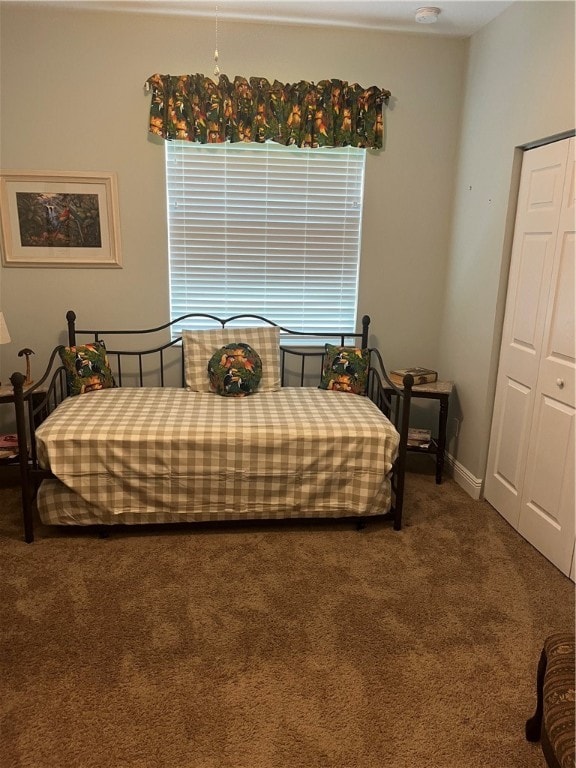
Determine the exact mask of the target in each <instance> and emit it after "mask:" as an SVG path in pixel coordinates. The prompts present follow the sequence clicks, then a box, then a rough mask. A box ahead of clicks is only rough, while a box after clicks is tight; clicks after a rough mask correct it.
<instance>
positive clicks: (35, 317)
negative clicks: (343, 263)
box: [0, 3, 467, 378]
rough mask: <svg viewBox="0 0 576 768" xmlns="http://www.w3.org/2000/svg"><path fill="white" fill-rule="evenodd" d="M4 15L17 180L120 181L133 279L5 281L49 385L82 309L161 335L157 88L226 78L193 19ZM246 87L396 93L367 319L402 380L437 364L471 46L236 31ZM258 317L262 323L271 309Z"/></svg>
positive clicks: (6, 273) (65, 272) (93, 317)
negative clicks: (37, 176) (153, 97)
mask: <svg viewBox="0 0 576 768" xmlns="http://www.w3.org/2000/svg"><path fill="white" fill-rule="evenodd" d="M0 7H1V15H0V22H1V36H2V37H1V41H0V42H1V45H0V56H1V60H0V62H1V70H0V76H1V100H2V101H1V123H0V128H1V148H0V152H1V155H0V158H1V165H2V167H3V168H5V169H38V170H72V171H74V170H114V171H116V172H117V173H118V184H119V196H120V219H121V236H122V250H123V256H124V267H123V269H122V270H110V269H108V270H96V269H81V270H72V269H38V268H34V269H22V268H19V269H16V268H5V267H4V268H2V269H0V277H1V294H0V295H1V303H2V309H3V311H4V313H5V316H6V318H7V321H8V323H9V328H10V331H11V334H12V338H13V340H14V341H13V343H12V344H10V345H9V346H7V347H3V348H2V349H1V354H2V359H1V365H0V377H2V378H7V376H8V375H9V374H10V373H11V372H12V370H14V369H15V368H17V367H19V366H20V365H21V361H20V360H19V359H18V358H17V355H16V353H17V351H18V350H19V349H20V348H21V347H23V346H30V347H31V348H32V349H34V350H35V351H36V352H37V356H36V358H34V359H33V361H34V365H35V369H36V370H39V368H40V363H41V360H42V358H46V356H47V354H48V351H49V349H51V348H52V347H53V345H54V344H55V343H57V342H58V341H59V339H60V338H62V339H63V337H61V336H60V334H61V331H62V328H63V324H64V315H65V312H66V310H67V309H69V308H73V309H74V310H75V311H76V312H77V315H78V317H79V318H80V321H81V323H82V324H84V325H90V324H93V323H96V322H98V323H102V322H103V318H104V321H105V324H110V325H112V326H114V325H117V324H121V325H123V326H124V327H125V326H130V327H134V326H138V325H139V324H140V323H144V324H147V323H150V324H155V323H157V322H160V321H162V320H164V319H165V318H167V315H168V272H167V246H166V223H165V218H166V215H165V191H164V151H163V146H162V144H158V143H154V142H153V141H151V140H149V138H148V134H147V113H148V109H149V104H150V96H149V95H147V94H145V93H144V90H143V85H144V82H145V80H146V79H147V77H148V76H149V75H151V74H153V73H155V72H169V73H173V74H180V73H186V72H205V73H207V74H210V73H211V71H212V68H213V66H214V63H213V59H212V56H213V50H214V23H213V21H198V20H194V19H184V18H182V17H158V16H153V15H124V14H117V13H112V12H102V13H92V12H88V11H82V12H75V11H72V10H68V9H64V10H56V9H46V8H39V7H34V8H31V7H26V6H24V7H15V6H14V4H13V3H8V4H5V5H3V6H0ZM219 26H220V28H219V49H220V67H221V70H222V71H223V72H226V73H227V74H228V75H230V76H232V75H235V74H242V75H246V76H250V75H260V76H265V77H268V78H270V79H273V78H277V79H279V80H285V81H292V80H299V79H309V80H319V79H322V78H326V77H337V78H342V79H346V80H349V81H356V82H359V83H360V84H366V85H373V84H377V85H379V86H382V87H385V88H388V89H390V90H391V91H392V94H393V97H392V102H391V106H390V109H389V110H388V111H387V114H386V116H385V119H386V129H385V130H386V148H385V151H383V152H380V153H376V152H370V153H369V155H368V158H367V170H366V205H365V216H364V220H363V250H362V267H361V280H360V302H359V305H360V313H361V314H364V313H368V314H370V315H371V316H372V318H373V325H372V329H373V334H374V337H373V339H372V341H373V343H379V344H380V345H381V346H382V348H383V351H384V353H385V356H386V359H387V360H388V361H389V364H390V365H391V366H398V365H405V364H410V363H412V362H417V363H419V364H422V365H435V363H436V359H437V349H438V331H439V328H440V322H441V301H439V296H441V295H442V291H443V284H444V268H445V259H446V254H447V250H448V242H449V221H450V217H449V210H450V206H451V201H452V197H453V179H454V172H455V167H456V165H455V164H456V149H457V140H458V131H459V118H460V108H461V102H462V94H463V91H462V87H463V79H464V68H465V61H466V48H467V43H466V42H465V41H463V40H442V39H430V38H428V37H423V36H422V35H385V34H381V33H376V32H362V31H353V32H346V31H342V30H335V29H318V28H306V27H301V28H300V27H293V26H278V25H277V26H267V25H266V26H265V25H257V24H232V23H226V22H222V21H221V23H220V25H219ZM255 309H257V308H255Z"/></svg>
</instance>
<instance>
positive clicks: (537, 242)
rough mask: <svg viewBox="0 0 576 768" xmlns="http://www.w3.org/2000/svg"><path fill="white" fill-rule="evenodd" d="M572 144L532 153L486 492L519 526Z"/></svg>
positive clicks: (523, 186)
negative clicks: (567, 162)
mask: <svg viewBox="0 0 576 768" xmlns="http://www.w3.org/2000/svg"><path fill="white" fill-rule="evenodd" d="M567 156H568V143H567V142H557V143H554V144H549V145H547V146H544V147H539V148H538V149H534V150H529V151H527V152H526V153H525V155H524V159H523V163H522V176H521V181H520V189H519V193H518V210H517V214H516V223H515V232H514V242H513V246H512V258H511V262H510V275H509V281H508V294H507V298H506V312H505V317H504V326H503V329H502V344H501V348H500V361H499V367H498V379H497V383H496V396H495V402H494V414H493V419H492V432H491V437H490V449H489V453H488V465H487V471H486V481H485V486H484V495H485V497H486V499H487V500H488V501H489V502H490V503H491V504H492V505H493V506H494V507H496V509H497V510H498V511H499V512H500V513H501V514H502V515H503V517H505V518H506V519H507V520H508V522H510V524H511V525H513V526H514V527H515V528H517V527H518V521H519V517H520V509H521V498H522V484H523V481H524V475H525V471H526V460H527V451H528V442H529V439H530V427H531V421H532V416H533V412H534V402H535V392H536V386H537V382H538V375H539V368H540V358H541V353H542V343H543V338H544V325H545V320H546V311H547V304H548V296H549V291H550V280H551V277H552V268H553V262H554V252H555V247H556V237H557V232H558V222H559V218H560V211H561V208H562V198H563V194H564V181H565V171H566V161H567Z"/></svg>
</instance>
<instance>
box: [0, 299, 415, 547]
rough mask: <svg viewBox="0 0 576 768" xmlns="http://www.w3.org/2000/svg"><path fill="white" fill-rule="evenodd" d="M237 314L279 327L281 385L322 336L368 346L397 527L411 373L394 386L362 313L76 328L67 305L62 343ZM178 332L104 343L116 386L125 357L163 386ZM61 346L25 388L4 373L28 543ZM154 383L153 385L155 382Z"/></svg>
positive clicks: (62, 373) (313, 353) (60, 370)
mask: <svg viewBox="0 0 576 768" xmlns="http://www.w3.org/2000/svg"><path fill="white" fill-rule="evenodd" d="M239 320H242V321H250V322H253V321H257V322H258V323H264V324H267V325H270V326H274V327H278V328H279V329H280V362H281V383H282V386H284V385H285V376H286V369H287V361H288V360H290V361H294V360H298V359H299V368H300V370H299V373H298V372H296V373H295V375H296V376H297V377H299V386H306V385H305V379H306V375H307V374H306V362H307V360H309V359H311V358H315V359H316V360H317V362H318V368H319V371H321V369H322V364H323V362H324V356H325V354H326V353H325V350H324V343H325V342H326V341H330V343H334V344H336V345H340V346H345V345H346V344H350V342H354V344H356V345H358V346H361V348H362V349H370V364H369V370H368V386H367V393H366V394H367V396H368V397H369V398H370V400H372V402H374V403H375V405H376V406H377V407H378V408H379V409H380V410H381V411H382V412H383V413H384V414H385V415H386V416H387V417H391V416H392V417H393V420H394V426H395V427H396V429H397V430H398V432H399V434H400V447H399V451H398V457H397V459H396V462H395V464H394V467H393V473H392V490H393V498H394V503H393V506H392V508H391V510H390V511H389V512H388V513H386V514H385V515H383V517H384V518H385V519H391V520H393V523H394V529H395V530H400V529H401V527H402V511H403V502H404V474H405V468H406V452H407V441H408V426H409V416H410V401H411V391H412V385H413V383H414V380H413V378H412V376H410V375H408V376H406V377H405V379H404V388H403V389H399V388H398V387H397V386H396V385H395V384H394V383H393V382H392V381H391V380H390V379H389V377H388V374H387V372H386V368H385V366H384V362H383V360H382V356H381V354H380V352H379V351H378V350H377V349H375V348H369V347H368V330H369V326H370V318H369V317H368V315H364V317H363V318H362V331H361V332H354V333H340V332H334V331H329V332H313V333H309V332H305V331H293V330H291V329H289V328H284V327H283V326H278V324H277V323H274V322H273V321H271V320H269V319H268V318H266V317H263V316H261V315H252V314H240V315H234V316H232V317H228V318H226V319H222V318H219V317H216V316H214V315H209V314H203V313H190V314H187V315H183V316H181V317H179V318H176V319H175V320H171V321H169V322H167V323H164V324H162V325H159V326H156V327H154V328H146V329H140V330H118V329H114V330H99V329H98V330H95V329H78V328H76V314H75V312H73V311H72V310H69V311H68V312H67V313H66V321H67V328H68V345H69V346H71V347H72V346H76V343H77V337H78V336H82V337H91V339H92V340H93V341H105V339H106V338H108V337H111V336H122V335H123V336H127V337H135V336H136V337H137V336H141V335H145V334H153V333H162V332H166V331H167V332H168V333H171V330H170V329H171V328H172V326H174V325H176V324H183V323H185V322H186V323H187V324H190V323H191V322H193V321H197V322H198V321H200V322H201V323H204V324H205V323H206V322H207V321H210V322H211V323H214V324H215V325H216V327H220V328H224V327H226V326H230V324H231V323H233V322H236V321H239ZM203 327H204V326H203ZM181 338H182V337H181V336H176V337H175V338H172V339H170V340H169V341H167V342H163V343H161V344H159V345H156V346H154V347H152V348H150V349H140V350H131V349H108V345H106V346H107V350H106V351H107V355H108V358H109V360H110V364H111V367H112V369H113V373H114V376H115V381H116V384H117V386H122V380H123V361H124V360H125V359H126V360H129V359H132V360H133V361H134V360H135V361H136V362H137V371H136V372H132V373H131V374H130V375H131V376H132V377H136V382H137V383H136V386H140V387H144V386H146V385H145V383H144V379H145V376H146V375H147V373H150V372H153V373H154V374H155V375H157V376H158V377H159V382H160V383H159V386H161V387H163V386H165V373H166V367H167V365H168V363H167V361H166V352H167V350H170V349H175V348H177V347H178V345H179V343H180V342H181ZM314 340H316V341H317V342H318V343H320V342H322V349H319V348H318V346H316V347H313V346H304V347H303V348H299V347H297V346H291V344H290V342H297V341H301V342H305V344H306V343H310V342H314ZM286 342H288V345H286ZM61 349H62V345H59V346H57V347H55V348H54V350H53V351H52V353H51V355H50V359H49V362H48V365H47V367H46V370H45V372H44V374H43V375H42V376H41V377H40V379H39V380H38V381H37V382H35V383H34V385H33V386H31V387H27V388H26V389H25V388H24V383H25V376H24V375H23V374H22V373H20V372H16V373H13V374H12V376H11V377H10V381H11V382H12V386H13V387H14V405H15V412H16V430H17V435H18V444H19V447H20V448H19V466H20V480H21V490H22V517H23V524H24V540H25V541H26V542H28V543H30V542H32V541H34V522H33V511H34V510H33V503H34V497H35V494H36V491H37V489H38V486H39V484H40V483H41V482H42V480H44V479H48V478H54V475H53V474H52V472H51V471H50V470H46V469H42V467H40V464H39V461H38V455H37V452H36V439H35V433H36V428H37V427H38V426H39V425H40V424H41V423H42V421H43V420H44V419H45V418H46V417H47V416H48V415H49V414H50V413H51V412H52V411H53V410H54V409H55V408H56V406H57V405H58V404H59V403H60V402H62V400H64V399H65V398H66V397H68V387H67V380H66V370H65V368H64V366H63V365H62V364H61V363H60V358H59V351H60V350H61ZM177 358H178V360H177V363H178V365H179V366H180V368H181V386H184V355H183V351H182V350H180V354H179V355H177ZM113 362H114V364H113ZM149 362H150V363H151V365H146V363H149ZM173 362H174V361H172V363H173ZM293 375H294V372H293ZM318 381H319V378H318ZM131 386H132V385H131ZM155 386H158V384H156V385H155ZM386 388H388V389H392V390H393V391H394V393H395V396H396V397H398V405H397V407H395V408H394V409H392V403H391V398H390V396H389V394H387V393H386ZM363 519H364V518H363Z"/></svg>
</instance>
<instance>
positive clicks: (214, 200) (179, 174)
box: [166, 141, 365, 333]
mask: <svg viewBox="0 0 576 768" xmlns="http://www.w3.org/2000/svg"><path fill="white" fill-rule="evenodd" d="M364 163H365V151H364V150H362V149H357V148H354V147H343V148H330V149H301V148H297V147H285V146H282V145H279V144H274V143H267V144H244V143H235V144H229V143H226V144H211V145H206V144H203V145H200V144H193V143H190V142H184V141H168V142H166V179H167V195H168V229H169V252H170V301H171V316H172V319H175V318H177V317H180V316H181V315H185V314H187V313H189V312H207V313H210V314H215V315H217V316H219V317H230V316H232V315H236V314H241V313H245V312H246V313H256V314H260V315H264V316H265V317H268V318H269V319H271V320H273V321H274V322H276V323H278V324H279V325H283V326H285V327H288V328H291V329H293V330H304V331H332V330H335V331H340V330H347V331H354V330H355V324H356V306H357V294H358V267H359V258H360V232H361V222H362V193H363V186H364ZM180 330H181V329H179V328H176V327H174V332H175V333H179V332H180Z"/></svg>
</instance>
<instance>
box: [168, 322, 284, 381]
mask: <svg viewBox="0 0 576 768" xmlns="http://www.w3.org/2000/svg"><path fill="white" fill-rule="evenodd" d="M239 342H241V343H244V344H248V345H249V346H250V347H252V349H254V350H255V351H256V352H257V353H258V354H259V355H260V359H261V360H262V380H261V382H260V386H259V387H258V392H274V391H275V390H277V389H280V387H281V383H280V329H279V328H278V327H276V326H258V327H257V328H215V329H213V330H208V331H182V344H183V347H184V380H185V382H186V386H187V388H188V389H190V390H192V391H193V392H213V389H212V387H211V386H210V378H209V376H208V362H209V360H210V358H211V357H212V355H213V354H214V352H216V351H217V350H218V349H220V347H223V346H225V345H226V344H232V343H239Z"/></svg>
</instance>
